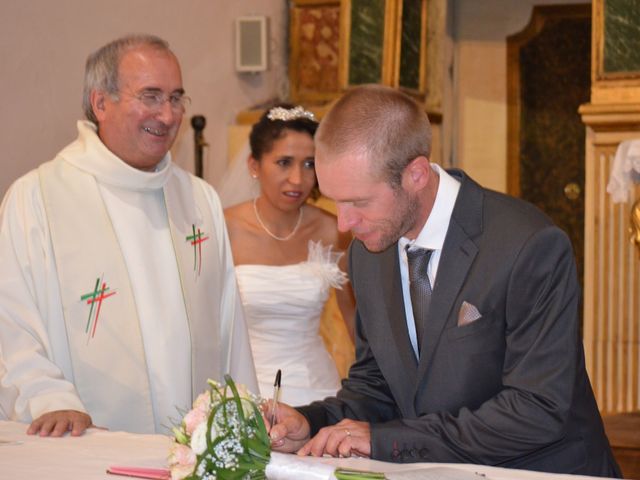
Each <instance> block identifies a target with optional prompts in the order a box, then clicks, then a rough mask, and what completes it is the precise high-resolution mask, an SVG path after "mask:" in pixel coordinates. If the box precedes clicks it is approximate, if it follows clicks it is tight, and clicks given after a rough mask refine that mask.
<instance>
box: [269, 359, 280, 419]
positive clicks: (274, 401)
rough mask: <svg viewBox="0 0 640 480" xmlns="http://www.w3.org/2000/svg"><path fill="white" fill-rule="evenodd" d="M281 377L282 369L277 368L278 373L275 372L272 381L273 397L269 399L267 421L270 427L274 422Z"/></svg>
mask: <svg viewBox="0 0 640 480" xmlns="http://www.w3.org/2000/svg"><path fill="white" fill-rule="evenodd" d="M281 377H282V371H281V370H280V369H278V373H276V379H275V381H274V382H273V398H272V400H271V414H270V415H269V423H270V424H271V427H269V430H271V428H272V427H273V425H274V424H275V423H276V410H277V405H278V396H279V395H280V378H281Z"/></svg>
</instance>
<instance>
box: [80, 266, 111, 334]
mask: <svg viewBox="0 0 640 480" xmlns="http://www.w3.org/2000/svg"><path fill="white" fill-rule="evenodd" d="M100 283H102V287H100ZM109 290H110V288H109V287H107V283H106V282H103V281H102V278H100V277H98V278H96V286H95V287H94V288H93V292H91V293H85V294H84V295H82V296H81V297H80V301H83V302H84V301H85V300H86V301H87V305H90V306H91V308H89V318H87V326H86V328H85V333H86V334H87V341H89V339H91V338H93V337H94V336H95V334H96V328H97V326H98V317H99V316H100V308H101V307H102V301H103V300H104V299H105V298H109V297H111V296H112V295H115V294H116V292H115V291H113V292H109ZM107 292H108V293H107ZM94 310H95V315H94V314H93V312H94ZM92 323H93V325H92Z"/></svg>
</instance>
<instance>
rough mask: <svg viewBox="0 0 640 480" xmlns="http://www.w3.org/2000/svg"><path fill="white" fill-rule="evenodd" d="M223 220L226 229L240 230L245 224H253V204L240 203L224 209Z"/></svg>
mask: <svg viewBox="0 0 640 480" xmlns="http://www.w3.org/2000/svg"><path fill="white" fill-rule="evenodd" d="M224 219H225V221H226V222H227V227H229V228H230V229H231V228H242V226H243V225H247V223H253V222H251V220H252V219H253V204H252V202H251V201H247V202H242V203H239V204H237V205H233V206H231V207H227V208H225V209H224Z"/></svg>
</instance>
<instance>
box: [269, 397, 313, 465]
mask: <svg viewBox="0 0 640 480" xmlns="http://www.w3.org/2000/svg"><path fill="white" fill-rule="evenodd" d="M266 420H267V422H266V423H267V428H270V430H269V437H270V438H271V447H272V448H273V450H275V451H276V452H286V453H291V452H295V451H297V450H298V449H299V448H300V447H301V446H303V445H304V444H305V443H307V442H308V441H309V438H311V428H310V427H309V422H308V421H307V419H306V418H305V416H304V415H302V414H301V413H300V412H298V411H297V410H296V409H294V408H292V407H290V406H289V405H286V404H284V403H278V407H277V409H276V422H275V423H274V425H272V426H271V425H269V419H266Z"/></svg>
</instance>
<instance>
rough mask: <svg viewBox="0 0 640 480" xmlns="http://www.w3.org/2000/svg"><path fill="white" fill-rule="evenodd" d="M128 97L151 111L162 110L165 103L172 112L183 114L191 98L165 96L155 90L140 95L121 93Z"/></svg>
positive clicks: (145, 91) (176, 94) (178, 95)
mask: <svg viewBox="0 0 640 480" xmlns="http://www.w3.org/2000/svg"><path fill="white" fill-rule="evenodd" d="M121 93H125V94H126V95H129V96H130V97H133V98H135V99H137V100H138V101H140V102H141V103H142V104H143V105H144V106H145V107H147V108H148V109H149V110H152V111H158V110H160V109H162V106H163V105H164V104H165V102H169V105H171V110H173V111H174V112H184V111H185V109H186V108H187V107H188V106H189V105H190V104H191V98H190V97H189V96H187V95H185V94H184V93H181V92H178V93H172V94H171V95H165V94H164V93H162V92H159V91H155V90H144V91H142V92H140V93H135V94H133V93H128V92H121Z"/></svg>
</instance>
